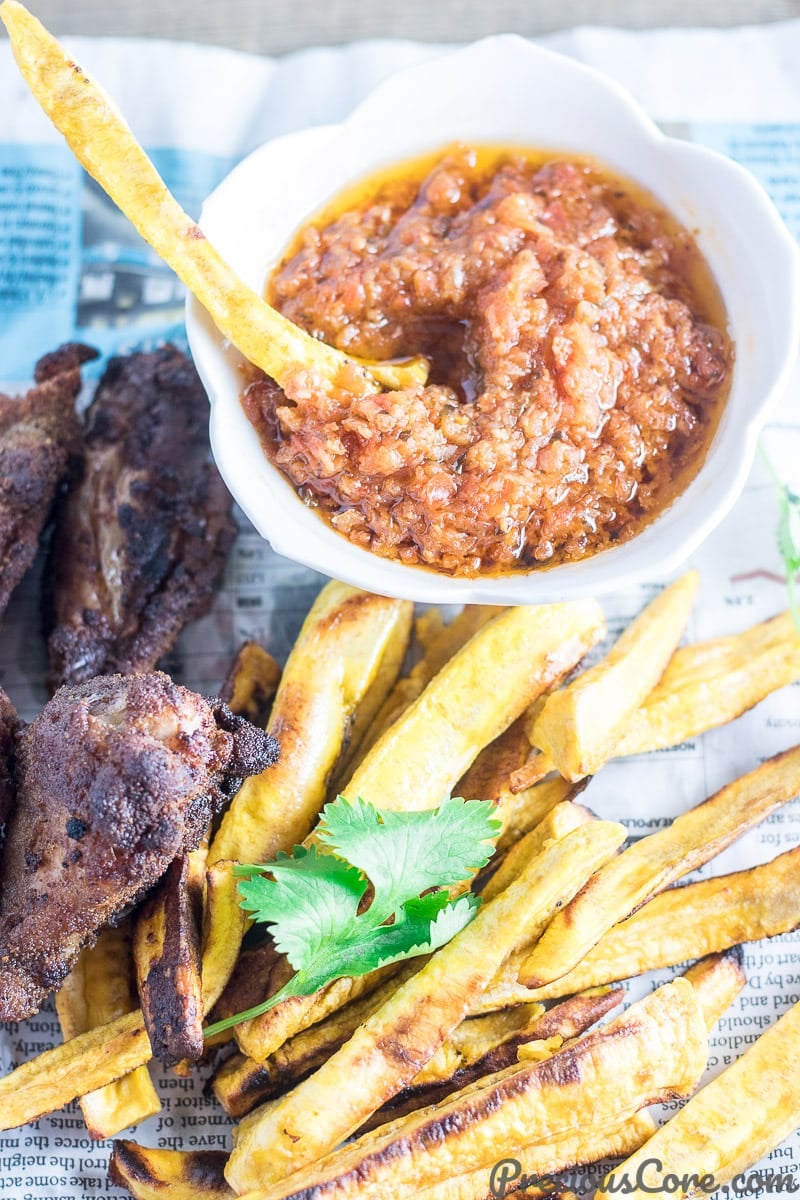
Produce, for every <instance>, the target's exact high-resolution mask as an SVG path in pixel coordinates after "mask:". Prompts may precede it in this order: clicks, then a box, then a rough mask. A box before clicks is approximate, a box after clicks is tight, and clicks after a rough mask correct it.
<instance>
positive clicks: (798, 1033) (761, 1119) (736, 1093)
mask: <svg viewBox="0 0 800 1200" xmlns="http://www.w3.org/2000/svg"><path fill="white" fill-rule="evenodd" d="M798 1076H800V1005H797V1004H795V1005H794V1007H792V1008H790V1009H789V1011H788V1012H787V1013H785V1014H784V1016H782V1017H781V1019H780V1020H779V1021H777V1022H776V1023H775V1024H774V1025H771V1026H770V1028H769V1029H767V1030H766V1032H764V1033H762V1034H761V1037H759V1039H758V1040H757V1041H756V1042H754V1043H753V1044H752V1046H749V1047H748V1049H747V1050H746V1051H745V1052H744V1054H743V1055H742V1056H741V1058H738V1059H737V1060H736V1062H735V1063H733V1065H732V1066H730V1067H728V1068H726V1070H724V1071H723V1072H722V1074H720V1075H718V1076H717V1077H716V1079H713V1080H712V1081H711V1082H710V1083H707V1084H706V1086H705V1087H704V1088H702V1089H701V1090H700V1091H699V1092H698V1093H697V1095H695V1096H693V1097H692V1099H691V1100H690V1101H689V1102H688V1104H686V1105H684V1107H683V1108H682V1109H680V1111H679V1112H677V1113H676V1114H675V1116H674V1117H673V1118H672V1119H671V1120H670V1121H668V1122H667V1123H666V1125H662V1126H661V1128H660V1129H659V1130H657V1132H656V1133H654V1134H653V1136H652V1137H651V1138H650V1139H649V1141H647V1142H645V1144H644V1146H642V1148H641V1150H639V1151H638V1152H637V1153H636V1154H634V1155H632V1156H631V1157H630V1158H628V1159H626V1160H625V1162H623V1163H622V1164H621V1165H620V1166H619V1167H618V1168H615V1174H616V1175H617V1176H618V1177H619V1176H621V1175H622V1174H625V1175H627V1177H628V1178H629V1179H630V1180H632V1181H634V1183H635V1184H637V1185H638V1186H634V1187H633V1188H632V1189H631V1190H630V1191H629V1193H628V1194H629V1195H632V1196H643V1195H652V1194H653V1189H654V1188H659V1187H660V1185H661V1183H662V1181H663V1180H664V1178H665V1176H667V1175H674V1176H677V1177H678V1179H680V1180H683V1179H684V1178H685V1177H692V1176H696V1177H697V1178H698V1180H699V1179H702V1178H703V1177H704V1176H709V1175H710V1176H712V1177H713V1183H714V1186H715V1187H717V1188H721V1187H722V1186H723V1185H724V1184H726V1183H728V1182H730V1180H732V1179H734V1178H735V1177H736V1176H737V1175H738V1174H739V1173H740V1172H741V1171H744V1170H745V1169H746V1168H747V1167H748V1166H752V1164H753V1163H756V1162H758V1161H759V1159H761V1158H763V1157H764V1156H765V1155H766V1154H767V1153H768V1152H769V1151H770V1150H772V1149H773V1148H774V1147H775V1146H778V1145H779V1144H780V1143H781V1142H782V1141H783V1139H784V1138H785V1137H787V1136H788V1135H789V1134H790V1133H792V1132H793V1131H794V1130H795V1129H797V1128H798V1127H800V1088H798V1086H797V1080H798ZM652 1159H657V1160H658V1161H659V1162H660V1163H661V1164H662V1167H661V1169H660V1170H659V1169H657V1168H656V1167H655V1165H654V1164H653V1163H652V1162H649V1161H648V1160H652ZM642 1185H644V1186H642ZM697 1190H699V1189H698V1188H697V1186H696V1185H695V1187H694V1188H692V1187H685V1188H680V1187H679V1188H678V1189H677V1190H675V1189H670V1194H671V1195H674V1196H686V1195H691V1194H694V1192H696V1191H697ZM703 1190H704V1192H705V1194H707V1193H708V1191H709V1190H710V1189H709V1187H706V1188H705V1189H703ZM598 1194H599V1193H598Z"/></svg>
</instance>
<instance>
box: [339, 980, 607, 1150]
mask: <svg viewBox="0 0 800 1200" xmlns="http://www.w3.org/2000/svg"><path fill="white" fill-rule="evenodd" d="M624 994H625V992H624V988H608V989H606V990H604V991H600V990H599V989H598V990H597V991H596V992H594V993H592V994H586V995H582V996H571V997H570V999H569V1000H564V1001H562V1002H561V1003H560V1004H556V1005H554V1007H553V1008H551V1009H549V1010H548V1011H547V1012H545V1011H543V1006H541V1005H538V1004H520V1005H517V1006H516V1007H515V1008H508V1009H503V1010H502V1011H501V1012H496V1013H490V1014H489V1015H488V1016H486V1017H470V1018H469V1019H468V1020H466V1021H462V1022H461V1024H460V1025H459V1026H458V1027H457V1028H456V1029H454V1030H453V1033H452V1034H451V1035H450V1037H449V1038H448V1040H447V1042H445V1044H444V1046H443V1047H442V1050H444V1051H445V1053H444V1054H442V1052H441V1051H440V1052H439V1054H437V1055H435V1056H434V1057H433V1058H432V1059H431V1061H430V1062H429V1063H428V1065H427V1067H425V1068H424V1069H423V1070H422V1071H420V1073H419V1075H417V1076H416V1077H415V1078H414V1080H413V1082H412V1083H411V1085H410V1086H409V1087H407V1088H405V1089H404V1090H403V1091H402V1092H399V1093H398V1094H397V1095H396V1096H394V1097H392V1099H391V1100H390V1101H389V1103H388V1104H386V1105H385V1106H384V1107H383V1108H382V1109H379V1110H378V1111H377V1112H376V1113H373V1115H372V1116H371V1117H370V1118H369V1120H368V1121H366V1122H365V1123H364V1125H363V1126H362V1128H361V1131H360V1132H366V1131H367V1130H369V1129H375V1128H376V1127H377V1126H379V1125H382V1124H384V1123H385V1122H387V1121H392V1120H396V1119H397V1118H398V1117H402V1116H404V1115H405V1114H407V1113H411V1112H415V1111H417V1110H418V1109H421V1108H426V1107H428V1106H430V1105H433V1104H439V1103H441V1101H443V1100H445V1099H446V1098H447V1097H448V1096H450V1095H452V1094H453V1092H457V1091H462V1090H463V1089H464V1088H465V1087H467V1086H468V1085H469V1084H472V1083H476V1082H477V1083H480V1080H481V1078H482V1077H484V1076H488V1075H495V1074H496V1073H497V1072H498V1071H502V1070H504V1069H505V1068H506V1067H511V1066H513V1065H514V1064H515V1063H516V1062H517V1061H520V1062H521V1061H522V1060H523V1058H524V1059H526V1060H529V1059H530V1058H532V1057H533V1056H534V1048H535V1054H536V1057H538V1058H539V1059H542V1058H550V1057H551V1056H552V1055H553V1054H554V1053H555V1052H556V1051H557V1050H559V1049H560V1048H561V1046H562V1045H563V1043H564V1042H566V1041H569V1040H571V1039H572V1038H575V1037H578V1036H579V1035H580V1034H582V1033H585V1032H586V1030H587V1029H589V1028H591V1026H592V1025H594V1024H595V1023H596V1022H597V1021H599V1020H600V1018H601V1017H604V1016H605V1015H606V1014H607V1013H609V1012H610V1011H611V1010H612V1009H613V1008H616V1006H617V1005H618V1004H621V1003H622V999H623V997H624ZM472 1027H476V1030H477V1031H476V1032H475V1033H473V1031H472ZM492 1043H493V1044H492Z"/></svg>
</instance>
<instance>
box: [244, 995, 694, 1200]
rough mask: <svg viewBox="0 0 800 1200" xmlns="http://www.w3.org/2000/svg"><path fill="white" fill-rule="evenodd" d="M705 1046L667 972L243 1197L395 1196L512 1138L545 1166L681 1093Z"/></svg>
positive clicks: (484, 1161)
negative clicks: (554, 1152)
mask: <svg viewBox="0 0 800 1200" xmlns="http://www.w3.org/2000/svg"><path fill="white" fill-rule="evenodd" d="M706 1054H707V1037H706V1030H705V1024H704V1021H703V1015H702V1010H701V1008H700V1004H699V1001H698V998H697V995H696V993H695V991H694V989H693V987H692V985H691V984H690V983H688V982H687V981H686V980H685V979H676V980H674V981H673V982H672V983H668V984H665V985H664V986H663V987H661V988H659V989H658V990H657V991H655V992H653V993H652V994H651V995H649V996H647V997H646V998H645V999H644V1000H641V1001H639V1002H638V1003H637V1004H633V1005H631V1006H630V1008H628V1009H626V1011H625V1012H623V1013H622V1014H621V1015H620V1016H619V1017H617V1018H616V1019H614V1020H612V1021H611V1022H609V1024H608V1025H606V1026H604V1027H603V1028H601V1029H599V1030H597V1031H595V1032H593V1033H588V1034H586V1035H585V1036H584V1037H582V1038H579V1039H578V1040H577V1041H576V1042H573V1043H572V1044H571V1045H570V1046H568V1047H566V1048H565V1049H563V1050H561V1051H560V1052H559V1053H557V1054H556V1055H554V1056H553V1057H552V1058H549V1059H547V1060H545V1061H544V1062H540V1063H535V1064H533V1065H524V1066H517V1067H515V1068H512V1069H510V1070H506V1071H501V1072H499V1074H498V1075H495V1076H490V1077H489V1078H488V1079H487V1080H483V1081H479V1083H478V1084H473V1085H471V1086H470V1087H468V1088H466V1089H464V1090H463V1091H461V1092H458V1093H456V1094H455V1095H454V1096H451V1097H450V1098H449V1099H448V1100H447V1101H446V1102H445V1103H444V1104H440V1105H436V1106H434V1107H432V1108H427V1109H423V1110H422V1111H421V1112H418V1113H414V1114H413V1115H411V1116H409V1117H403V1118H401V1119H400V1120H398V1121H393V1122H391V1123H390V1124H389V1125H388V1126H384V1127H382V1129H378V1130H374V1131H373V1132H371V1133H367V1134H364V1135H362V1136H361V1137H359V1138H357V1139H356V1140H355V1141H353V1142H350V1143H349V1144H347V1145H345V1146H342V1147H341V1148H340V1149H338V1150H336V1151H334V1152H333V1153H331V1154H328V1155H327V1156H326V1157H325V1158H323V1159H321V1160H320V1161H319V1162H317V1163H316V1164H315V1165H314V1166H313V1167H311V1168H309V1169H307V1170H305V1171H301V1172H296V1173H295V1174H294V1175H292V1176H291V1177H289V1178H288V1179H287V1178H284V1179H282V1180H280V1181H279V1182H277V1183H275V1184H273V1185H272V1186H266V1187H265V1186H264V1183H267V1176H266V1175H265V1176H264V1181H263V1183H262V1184H261V1185H260V1186H259V1185H258V1183H257V1184H256V1185H255V1188H254V1190H253V1191H252V1192H251V1193H249V1194H248V1200H279V1198H280V1200H312V1198H313V1200H326V1197H335V1198H336V1200H351V1198H352V1200H355V1198H356V1197H357V1198H358V1200H385V1197H386V1196H387V1195H391V1196H392V1200H404V1198H405V1197H409V1196H413V1195H415V1194H416V1193H417V1192H418V1191H420V1190H422V1189H423V1188H425V1187H428V1186H431V1185H433V1184H435V1183H437V1182H439V1181H441V1180H445V1179H447V1178H448V1177H450V1176H453V1175H456V1176H458V1175H463V1174H466V1173H468V1172H470V1171H476V1170H479V1169H480V1168H482V1167H483V1168H485V1169H486V1170H487V1172H488V1170H489V1167H490V1165H491V1164H493V1163H495V1162H496V1161H497V1159H498V1158H499V1157H502V1155H503V1153H504V1152H503V1150H502V1148H503V1147H505V1146H507V1145H514V1144H520V1143H521V1144H525V1145H526V1146H530V1147H534V1146H535V1147H536V1148H537V1151H536V1154H535V1155H534V1154H533V1152H532V1151H531V1159H530V1165H529V1170H531V1171H537V1172H542V1173H545V1172H546V1171H548V1170H549V1168H550V1165H551V1164H550V1162H549V1161H548V1153H549V1147H551V1146H552V1145H553V1144H557V1143H559V1142H562V1141H564V1140H565V1139H567V1138H571V1137H580V1136H581V1135H583V1136H588V1135H589V1134H590V1133H591V1132H592V1131H593V1130H594V1131H597V1130H599V1129H600V1128H603V1127H608V1126H609V1125H611V1124H617V1125H619V1124H621V1123H622V1122H623V1121H625V1120H627V1119H629V1118H630V1117H632V1116H633V1115H634V1114H635V1113H636V1112H638V1110H639V1109H641V1108H643V1107H645V1106H646V1105H648V1104H651V1103H655V1102H657V1101H660V1100H666V1099H674V1098H676V1097H680V1096H684V1095H687V1094H689V1093H690V1092H691V1091H692V1090H693V1089H694V1087H695V1086H696V1085H697V1082H698V1080H699V1079H700V1076H701V1075H702V1072H703V1070H704V1067H705V1064H706ZM338 1100H339V1097H338V1095H337V1094H336V1093H335V1092H334V1093H332V1094H331V1095H329V1096H328V1104H329V1105H331V1104H333V1105H336V1104H337V1103H338ZM314 1115H315V1117H316V1115H317V1114H316V1112H315V1114H314ZM249 1120H252V1118H249ZM498 1151H499V1153H498ZM235 1155H236V1151H234V1157H235ZM526 1157H527V1155H526ZM228 1171H229V1172H230V1165H229V1168H228ZM228 1179H229V1182H230V1181H231V1179H230V1173H229V1174H228ZM233 1182H234V1187H237V1184H236V1181H235V1180H234V1181H233ZM237 1190H239V1189H238V1188H237Z"/></svg>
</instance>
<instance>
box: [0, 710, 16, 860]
mask: <svg viewBox="0 0 800 1200" xmlns="http://www.w3.org/2000/svg"><path fill="white" fill-rule="evenodd" d="M19 728H20V721H19V718H18V717H17V713H16V710H15V708H14V706H13V704H12V703H11V701H10V700H9V698H8V696H7V695H6V694H5V692H4V691H3V689H2V688H0V846H2V844H3V837H4V834H5V827H6V821H7V820H8V818H9V816H10V815H11V810H12V808H13V807H14V794H15V791H16V781H15V778H14V762H15V760H16V739H17V731H18V730H19Z"/></svg>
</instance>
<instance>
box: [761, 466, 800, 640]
mask: <svg viewBox="0 0 800 1200" xmlns="http://www.w3.org/2000/svg"><path fill="white" fill-rule="evenodd" d="M760 450H761V457H762V459H763V460H764V465H765V466H766V468H767V470H768V471H769V473H770V475H771V477H772V482H773V483H774V484H775V488H776V490H777V492H778V506H779V516H778V529H777V537H778V550H779V551H780V555H781V558H782V559H783V562H784V566H785V568H786V588H787V591H788V593H789V607H790V609H791V611H792V618H793V620H794V624H795V628H796V630H797V632H798V633H800V602H799V601H798V595H797V574H798V572H800V495H798V494H797V492H793V491H792V489H791V488H790V487H789V485H788V483H785V482H784V480H782V479H781V477H780V475H779V474H778V472H777V471H776V470H775V467H774V465H773V463H772V460H771V459H770V457H769V455H768V454H767V452H766V450H765V449H764V444H763V442H762V443H761V446H760Z"/></svg>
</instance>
